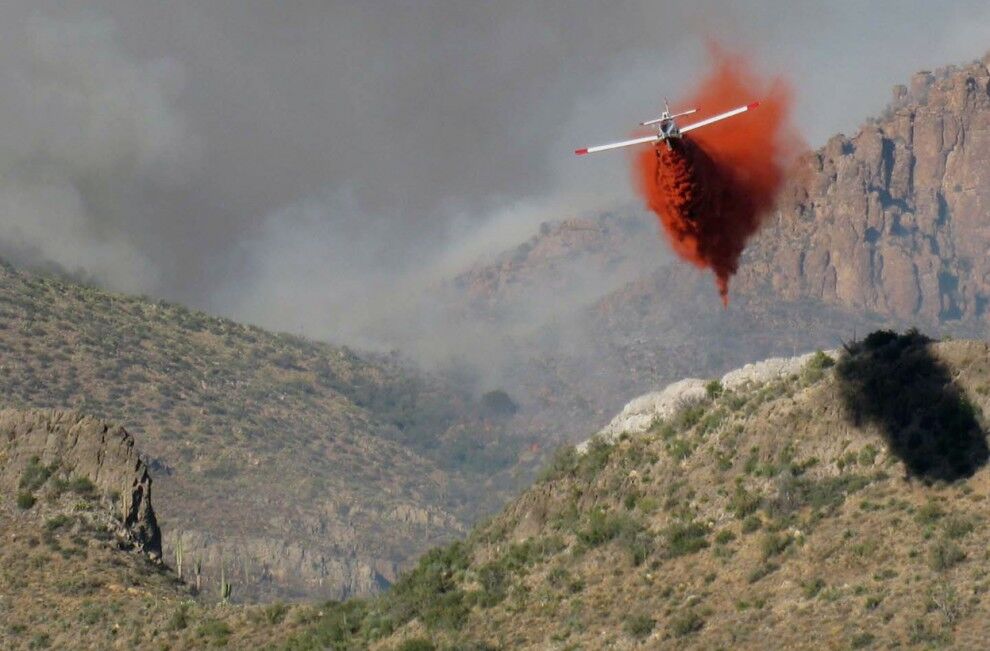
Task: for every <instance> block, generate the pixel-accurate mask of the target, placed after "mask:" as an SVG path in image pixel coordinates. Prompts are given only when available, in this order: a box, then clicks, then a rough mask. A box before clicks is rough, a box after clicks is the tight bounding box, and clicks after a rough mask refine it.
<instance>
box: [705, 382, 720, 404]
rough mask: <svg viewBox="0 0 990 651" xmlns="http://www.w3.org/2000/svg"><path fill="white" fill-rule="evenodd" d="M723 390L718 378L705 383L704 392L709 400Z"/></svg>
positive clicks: (716, 396)
mask: <svg viewBox="0 0 990 651" xmlns="http://www.w3.org/2000/svg"><path fill="white" fill-rule="evenodd" d="M724 392H725V387H723V386H722V382H721V381H720V380H712V381H711V382H709V383H708V384H706V385H705V394H706V395H707V396H708V399H709V400H714V399H716V398H718V397H719V396H721V395H722V393H724Z"/></svg>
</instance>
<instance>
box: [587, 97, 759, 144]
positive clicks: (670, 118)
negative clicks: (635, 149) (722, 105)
mask: <svg viewBox="0 0 990 651" xmlns="http://www.w3.org/2000/svg"><path fill="white" fill-rule="evenodd" d="M759 105H760V103H759V102H753V103H751V104H747V105H746V106H740V107H738V108H734V109H732V110H731V111H726V112H725V113H719V114H718V115H714V116H712V117H710V118H707V119H704V120H702V121H701V122H695V123H694V124H689V125H688V126H686V127H684V128H683V129H682V128H679V127H678V126H677V122H675V120H676V119H677V118H680V117H684V116H685V115H691V114H692V113H697V112H698V109H696V108H693V109H688V110H687V111H681V112H680V113H675V114H674V115H671V114H670V105H669V104H668V103H667V100H666V99H665V100H664V101H663V109H664V110H663V114H661V115H660V117H658V118H656V119H653V120H647V121H646V122H640V123H639V124H640V126H644V127H648V126H652V125H656V127H657V133H656V135H655V136H645V137H643V138H633V139H632V140H623V141H622V142H611V143H609V144H607V145H597V146H595V147H583V148H581V149H575V150H574V153H575V154H577V155H578V156H584V155H586V154H594V153H596V152H600V151H606V150H609V149H619V148H621V147H631V146H633V145H642V144H646V143H653V142H661V141H666V143H667V147H670V146H671V145H670V141H671V140H674V139H679V138H680V137H681V136H682V135H684V134H685V133H687V132H688V131H693V130H695V129H698V128H699V127H704V126H708V125H709V124H713V123H715V122H719V121H720V120H724V119H726V118H731V117H732V116H734V115H739V114H740V113H745V112H746V111H751V110H753V109H755V108H756V107H757V106H759Z"/></svg>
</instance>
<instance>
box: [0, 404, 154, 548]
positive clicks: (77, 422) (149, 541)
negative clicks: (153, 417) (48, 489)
mask: <svg viewBox="0 0 990 651" xmlns="http://www.w3.org/2000/svg"><path fill="white" fill-rule="evenodd" d="M32 473H33V474H34V476H35V479H34V481H33V482H31V481H25V478H26V477H28V476H29V475H31V474H32ZM49 477H51V478H53V479H55V480H61V481H69V480H75V481H79V480H84V481H88V482H89V484H91V485H92V486H93V487H94V489H95V493H96V495H97V496H101V497H103V498H109V500H110V502H112V503H113V514H114V515H115V516H116V518H117V519H118V520H119V529H118V531H117V533H118V536H119V537H120V538H121V539H122V540H123V541H126V542H128V543H130V544H132V545H133V546H135V547H136V548H137V549H139V550H141V551H144V552H145V553H147V554H148V555H149V556H151V557H152V558H161V554H162V535H161V531H160V530H159V528H158V522H157V520H156V518H155V511H154V509H153V508H152V507H151V477H150V476H149V475H148V470H147V468H146V467H145V464H144V462H142V461H141V459H140V458H139V457H138V453H137V450H136V449H135V447H134V439H133V438H132V437H131V435H130V434H128V433H127V432H126V431H125V430H124V428H122V427H118V426H112V425H109V424H107V423H104V422H101V421H99V420H96V419H95V418H92V417H90V416H84V415H82V414H80V413H78V412H74V411H56V410H44V411H43V410H30V411H17V410H13V409H6V410H3V411H0V487H3V488H4V489H5V492H7V494H8V495H15V494H17V493H18V492H19V491H20V492H21V494H25V491H28V490H29V489H31V488H32V486H31V484H32V483H34V484H37V486H35V487H33V488H34V490H38V489H40V488H41V487H42V486H43V485H45V482H47V481H48V479H49ZM83 485H87V484H83ZM27 494H30V493H27Z"/></svg>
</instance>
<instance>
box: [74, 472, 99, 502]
mask: <svg viewBox="0 0 990 651" xmlns="http://www.w3.org/2000/svg"><path fill="white" fill-rule="evenodd" d="M68 488H69V490H71V491H72V492H73V493H76V494H77V495H82V496H83V497H92V496H93V495H94V494H95V493H96V486H95V485H94V484H93V482H91V481H90V480H89V478H88V477H73V478H72V479H71V480H70V481H69V485H68Z"/></svg>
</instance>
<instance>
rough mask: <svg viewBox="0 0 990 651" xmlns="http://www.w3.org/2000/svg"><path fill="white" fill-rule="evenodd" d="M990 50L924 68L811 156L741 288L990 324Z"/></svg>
mask: <svg viewBox="0 0 990 651" xmlns="http://www.w3.org/2000/svg"><path fill="white" fill-rule="evenodd" d="M988 63H990V55H988V56H987V57H986V58H985V59H984V60H983V61H980V62H975V63H973V64H971V65H967V66H962V67H949V68H944V69H940V70H938V71H936V72H934V73H931V72H919V73H917V74H916V75H915V76H914V77H913V78H912V79H911V83H910V86H908V87H905V86H896V87H895V88H894V100H893V102H892V104H891V105H890V107H889V108H888V110H887V111H886V113H885V114H884V115H883V116H882V117H881V118H879V119H876V120H873V121H871V122H868V123H867V124H866V125H865V126H863V127H862V128H861V129H860V131H859V132H858V133H857V134H856V135H855V136H853V137H851V138H847V137H845V136H843V135H836V136H834V137H833V138H832V139H831V140H829V141H828V143H827V144H826V145H825V146H824V147H822V148H821V149H820V150H818V151H817V152H814V153H813V154H812V155H809V156H807V157H806V158H804V159H803V160H802V161H801V162H800V164H799V165H798V169H797V170H796V172H795V173H794V174H793V177H792V181H791V183H790V184H789V186H788V188H787V190H786V191H785V193H784V195H783V197H782V199H781V201H780V203H779V210H778V213H777V215H776V217H775V219H774V220H773V222H772V223H771V224H770V225H769V227H767V228H765V229H764V231H763V232H762V233H761V234H760V236H759V238H758V239H757V241H755V242H754V244H753V245H752V246H751V248H750V250H749V252H748V254H747V256H746V258H745V261H744V264H743V266H742V269H741V272H740V276H739V280H738V282H737V284H736V287H737V289H739V290H740V291H741V292H744V293H748V294H758V293H765V292H772V293H773V294H774V295H777V296H780V297H781V298H785V299H798V298H812V299H820V300H822V301H824V302H826V303H829V304H834V305H838V306H842V307H845V308H851V309H854V310H870V311H873V312H876V313H878V314H881V315H884V316H888V317H891V318H895V319H900V320H913V321H918V322H922V323H926V324H935V323H940V322H952V321H964V322H973V323H974V324H983V325H985V324H986V323H987V322H988V320H990V312H988V310H987V307H988V304H990V255H988V253H990V219H988V218H987V215H988V213H990V71H988V65H987V64H988Z"/></svg>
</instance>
